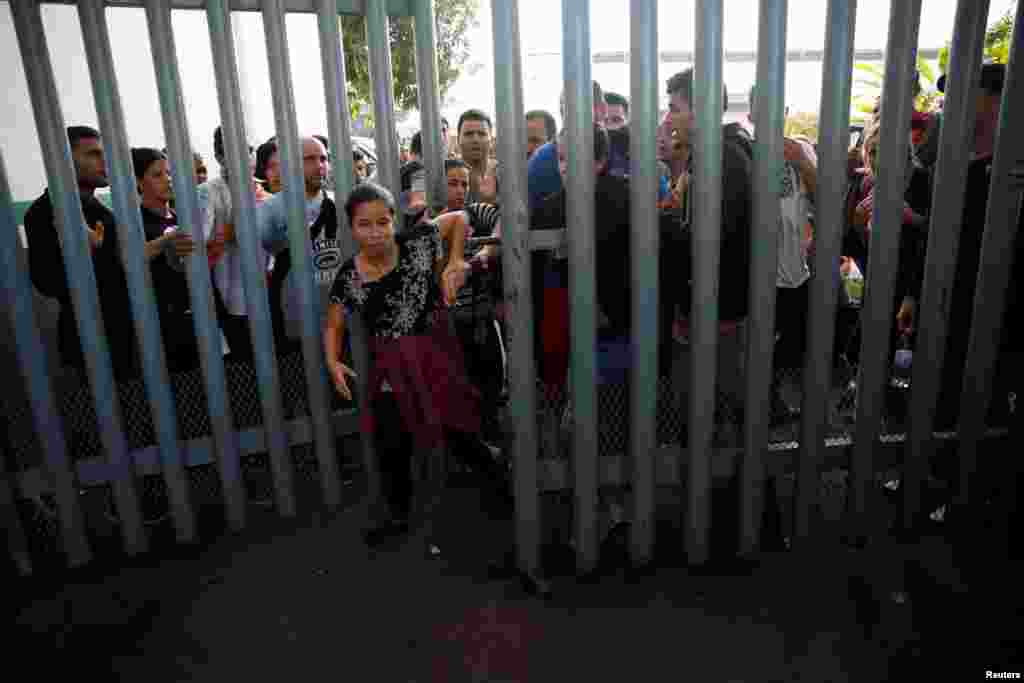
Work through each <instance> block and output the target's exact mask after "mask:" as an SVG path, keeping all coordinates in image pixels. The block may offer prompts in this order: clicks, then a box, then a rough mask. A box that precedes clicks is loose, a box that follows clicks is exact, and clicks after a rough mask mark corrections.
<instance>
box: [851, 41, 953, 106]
mask: <svg viewBox="0 0 1024 683" xmlns="http://www.w3.org/2000/svg"><path fill="white" fill-rule="evenodd" d="M853 68H854V76H855V78H854V81H853V82H854V84H855V85H856V86H858V90H859V94H858V95H856V96H855V97H854V98H853V111H852V112H851V113H850V117H851V119H852V120H853V121H856V122H863V121H864V120H865V119H866V118H867V117H868V116H870V114H871V112H872V111H873V110H874V108H875V104H876V103H877V102H878V98H879V97H880V96H881V94H882V81H883V80H884V78H885V70H884V68H883V67H882V65H880V64H868V63H865V62H858V63H857V64H855V65H854V67H853ZM917 74H918V86H919V87H920V89H919V91H918V93H917V96H916V98H915V99H914V108H915V109H917V110H918V111H930V110H931V109H934V108H935V103H936V101H937V100H938V98H939V95H940V93H939V91H938V88H936V86H935V82H936V80H937V76H936V74H935V69H934V68H933V67H932V65H931V64H930V63H929V62H928V60H926V59H924V58H922V57H920V56H919V57H918V58H917Z"/></svg>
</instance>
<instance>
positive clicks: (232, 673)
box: [3, 481, 1021, 683]
mask: <svg viewBox="0 0 1024 683" xmlns="http://www.w3.org/2000/svg"><path fill="white" fill-rule="evenodd" d="M360 487H361V482H359V481H357V482H356V483H355V485H353V486H351V487H349V488H348V489H346V491H347V492H348V494H349V496H348V507H347V508H346V509H345V510H341V511H339V512H337V513H333V514H327V513H323V512H319V511H316V510H307V511H305V512H304V513H303V514H301V515H300V517H299V518H298V519H296V520H294V521H289V522H284V521H280V520H276V518H275V517H274V515H273V513H272V512H271V511H269V510H263V511H261V510H260V509H258V508H253V510H252V515H253V516H252V518H251V520H250V528H251V529H252V531H248V532H246V533H244V534H242V535H240V536H235V537H226V536H221V535H218V534H212V536H213V537H214V538H213V540H210V541H208V542H207V543H206V544H204V545H203V546H202V547H195V548H190V549H174V547H173V544H167V547H166V548H162V549H159V548H158V549H157V550H156V551H155V552H154V553H153V554H152V556H151V557H148V558H146V559H145V560H142V561H136V562H135V563H134V565H133V566H130V567H126V568H122V569H118V570H110V569H106V570H105V569H103V567H102V566H97V567H96V568H95V569H93V570H90V572H89V573H88V574H73V575H72V576H71V581H70V582H68V583H65V584H63V585H61V586H59V587H56V588H55V587H54V586H53V584H48V583H47V582H46V581H45V580H43V579H37V580H33V581H29V582H24V581H23V582H22V583H20V584H19V583H14V584H12V583H11V582H10V581H11V580H8V582H7V585H8V587H11V586H12V585H13V586H15V587H19V586H21V587H23V588H24V590H22V591H18V590H17V588H15V591H14V592H13V593H12V594H14V595H15V597H16V600H15V602H16V605H17V626H18V630H17V636H16V640H14V641H13V642H11V641H8V642H7V643H6V645H8V646H13V647H9V649H8V648H5V651H6V653H5V655H4V657H3V659H4V670H5V671H6V672H13V671H18V670H21V671H23V672H25V673H26V674H28V675H32V676H33V678H38V675H39V674H43V675H44V677H46V678H49V676H46V674H49V673H51V669H52V670H53V672H57V671H58V670H59V671H60V672H61V673H62V677H63V678H66V677H67V674H68V673H70V674H71V675H74V676H85V675H88V674H98V675H99V678H100V679H106V680H125V681H143V680H145V681H179V680H180V681H185V680H194V681H233V680H254V681H280V680H295V681H303V680H312V679H314V678H326V679H329V680H343V681H360V682H361V681H368V682H377V681H381V682H385V683H390V682H396V683H398V682H401V683H405V682H412V681H424V682H425V681H677V680H678V681H709V682H712V681H751V682H754V681H882V680H902V679H904V678H906V679H907V680H926V679H927V677H926V676H922V674H924V673H925V672H926V671H932V670H935V669H941V670H945V671H947V672H948V671H949V669H948V667H949V666H951V665H953V664H956V663H959V664H965V663H969V666H966V664H965V666H966V669H965V677H964V678H949V677H948V676H942V677H941V680H984V670H985V669H986V668H987V669H991V670H996V671H999V670H1011V671H1021V666H1020V662H1019V660H1017V665H1016V666H1017V668H1015V669H1013V668H1010V669H1007V668H1006V667H1007V666H1011V664H1012V662H1011V661H1010V660H1012V653H1013V652H1014V649H1013V648H1014V647H1015V646H1017V645H1019V644H1020V640H1019V635H1017V634H1019V633H1020V629H1019V628H1018V629H1016V630H1015V631H1014V630H1012V629H1010V628H1009V627H1008V626H1007V627H1003V626H1002V625H1001V624H1002V622H1001V621H996V620H997V619H1003V618H1007V619H1016V622H1015V623H1016V624H1017V626H1019V624H1020V621H1019V617H1020V616H1021V613H1020V612H1019V610H1017V607H1007V606H1005V605H1004V606H1003V607H1002V610H1003V611H1002V612H1001V613H1000V615H999V616H998V617H997V616H996V614H995V612H992V611H990V612H989V613H988V616H987V617H986V616H984V612H983V611H981V610H980V608H979V610H978V611H976V612H975V615H974V616H973V617H971V619H972V621H970V622H967V621H963V620H965V619H967V617H966V616H965V615H963V614H961V615H959V617H958V615H957V611H958V609H960V608H959V607H957V605H959V606H961V607H962V606H965V605H969V604H970V603H971V602H972V601H971V600H967V599H966V588H965V579H964V577H963V573H962V572H959V571H958V570H957V569H955V566H956V564H957V563H956V561H954V560H953V559H952V558H951V556H950V555H949V552H950V551H949V546H948V544H946V543H945V542H944V541H943V540H942V539H941V538H933V539H931V540H930V541H929V539H927V538H926V539H925V540H924V541H922V542H920V543H918V544H917V545H916V546H915V549H914V550H913V553H914V554H915V556H916V557H918V558H919V559H920V558H923V557H925V556H928V558H929V559H928V560H927V561H925V560H921V561H920V562H918V563H916V564H914V566H917V567H925V568H927V570H926V571H924V572H923V575H924V576H927V577H928V578H929V581H930V582H927V586H928V591H930V593H927V591H926V590H925V588H922V589H921V592H914V593H913V596H914V598H913V600H911V601H909V602H908V603H905V604H903V605H898V604H896V603H895V602H893V601H891V600H889V599H888V598H887V595H886V591H887V588H888V587H889V586H890V585H894V584H893V583H892V582H893V581H895V580H896V579H894V578H893V576H895V574H898V572H895V573H894V574H893V576H889V575H887V574H886V572H885V570H884V569H883V570H879V567H882V566H886V563H884V562H883V563H881V564H879V563H878V562H876V561H874V560H872V561H871V562H869V561H868V559H867V558H869V557H875V558H876V559H877V558H879V557H881V558H891V557H895V556H896V554H897V553H896V552H895V550H894V549H893V548H887V549H879V550H877V551H874V552H873V553H871V554H869V553H867V552H866V551H859V552H858V551H850V550H844V549H839V548H832V549H828V548H825V549H823V550H822V551H820V552H818V553H815V554H814V555H812V556H809V557H808V559H804V556H801V555H799V554H797V553H787V552H775V553H766V554H765V555H764V557H763V560H762V561H761V563H760V564H759V566H756V567H745V568H736V567H732V568H730V567H726V566H724V565H716V566H715V567H714V568H712V569H710V570H708V571H704V572H700V573H698V572H695V571H690V570H687V569H686V568H685V567H683V566H681V563H679V562H678V561H677V559H678V558H676V559H673V557H672V553H670V552H663V553H660V554H659V557H661V558H662V564H663V565H664V566H663V567H662V568H660V569H658V570H656V571H654V572H653V573H651V574H649V575H647V576H643V577H633V576H627V575H626V574H625V573H623V572H612V573H610V574H609V575H607V576H605V577H604V578H600V579H597V580H595V581H592V582H590V583H581V582H579V581H577V580H576V578H575V577H573V576H571V575H562V576H558V575H557V574H558V573H559V571H558V567H557V563H555V564H553V565H552V566H553V567H554V570H553V572H554V573H555V574H556V576H555V577H554V580H553V586H554V592H553V595H552V597H551V598H550V599H548V600H541V599H538V598H535V597H531V596H530V595H528V594H526V593H525V592H524V590H523V589H522V587H521V586H520V584H519V583H518V582H516V581H513V580H500V581H499V580H488V577H487V572H486V567H485V558H486V557H488V556H493V555H494V554H496V553H498V552H499V551H500V549H501V547H502V538H504V537H506V533H507V529H504V528H502V527H501V525H500V524H498V523H493V522H488V521H486V520H484V519H483V518H482V516H481V515H480V514H479V512H477V509H478V504H479V501H478V499H477V498H476V494H475V492H473V491H472V490H471V489H467V488H455V489H453V490H452V491H450V494H449V497H448V500H447V502H446V503H445V506H444V510H443V512H442V516H441V529H442V539H443V542H442V547H444V548H445V549H446V553H445V558H444V559H443V560H441V561H437V560H433V559H428V558H427V557H426V554H425V553H424V552H423V545H422V539H417V538H413V539H410V540H409V541H408V542H407V543H406V544H405V545H404V546H403V545H397V546H396V547H392V548H387V549H384V550H380V551H376V552H371V551H368V550H367V549H366V548H365V547H364V546H363V545H362V543H361V539H360V536H359V530H360V528H361V526H362V525H363V524H364V523H365V521H366V518H367V505H366V503H365V500H364V499H365V496H364V495H362V493H361V491H360ZM307 499H308V498H307ZM300 500H303V498H301V497H300ZM669 514H671V512H670V513H669ZM661 531H662V540H663V541H665V542H666V543H665V545H666V547H671V546H673V545H675V544H674V538H679V536H677V535H676V534H678V529H672V528H671V527H665V528H664V529H662V530H661ZM669 534H672V536H673V537H668V535H669ZM158 545H159V544H158ZM904 551H906V549H904ZM609 555H614V553H611V552H609ZM869 564H870V565H871V566H870V567H869ZM672 565H676V566H672ZM890 566H895V565H890ZM1018 566H1019V565H1018ZM937 567H945V568H946V570H945V571H942V570H940V569H936V568H937ZM918 573H919V574H921V572H920V571H919V572H918ZM65 576H66V575H65ZM918 583H920V585H922V586H924V585H925V584H924V583H921V582H918ZM915 585H917V584H915ZM926 593H927V595H926ZM958 595H959V596H961V597H960V598H957V596H958ZM975 595H977V593H975ZM983 600H984V599H983ZM925 603H930V604H931V605H932V609H931V611H928V610H927V609H925ZM1007 604H1008V605H1010V604H1019V600H1018V601H1017V602H1016V603H1013V602H1012V601H1011V602H1009V603H1007ZM937 606H940V607H939V609H938V610H937V611H936V609H935V607H937ZM1007 610H1009V611H1007ZM1014 610H1017V611H1014ZM979 614H981V615H982V616H980V617H978V615H979ZM923 619H928V620H930V621H931V622H932V623H933V625H932V626H928V625H927V624H925V623H923V621H922V620H923ZM942 619H946V620H948V621H949V626H948V628H950V629H954V630H956V629H964V632H965V633H966V632H968V631H971V630H978V629H984V632H985V633H986V634H991V633H996V634H999V633H1005V635H1004V636H1003V638H1004V640H1007V642H1006V643H1005V644H1002V645H1000V648H1001V649H999V648H995V646H992V647H989V648H988V649H987V650H977V649H975V646H974V645H972V644H969V642H968V640H967V639H962V640H960V641H957V642H959V643H960V645H959V646H958V648H957V650H956V651H955V652H953V651H944V649H943V648H944V647H945V646H946V645H947V644H948V643H949V642H953V641H950V640H949V639H948V638H945V637H944V636H942V635H941V633H942V632H943V629H946V626H945V625H940V624H939V622H941V621H942ZM979 619H980V621H979ZM986 619H988V622H987V623H986V621H985V620H986ZM968 624H970V625H969V626H968ZM996 624H999V625H998V626H996ZM935 626H939V628H935ZM936 633H938V634H939V635H934V634H936ZM922 634H923V635H922ZM930 634H931V635H930ZM985 638H987V639H990V638H991V635H986V636H985ZM1013 638H1017V640H1013ZM1018 653H1019V650H1018ZM985 658H987V661H982V660H983V659H985ZM19 664H21V666H18V665H19ZM970 672H973V674H971V673H970ZM44 680H45V678H44Z"/></svg>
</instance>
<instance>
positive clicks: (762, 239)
mask: <svg viewBox="0 0 1024 683" xmlns="http://www.w3.org/2000/svg"><path fill="white" fill-rule="evenodd" d="M787 5H788V3H787V0H761V3H760V14H761V20H760V29H759V30H758V34H757V36H758V37H757V43H758V45H757V51H758V56H757V86H756V87H757V93H756V96H757V99H756V106H755V108H754V116H755V130H756V132H757V141H756V143H755V144H754V216H753V225H752V226H751V229H752V231H753V233H752V234H753V237H752V239H751V240H750V250H751V253H750V270H751V273H750V317H749V323H748V324H749V335H748V338H747V339H748V341H747V350H746V353H747V361H746V374H747V398H746V417H747V419H746V423H745V424H744V429H743V451H744V457H743V467H742V470H741V472H742V474H741V482H742V485H741V492H740V501H739V504H740V527H741V528H740V532H739V533H740V553H741V554H743V555H749V554H750V553H753V552H755V551H756V550H757V546H758V539H759V537H760V532H761V502H762V499H761V495H762V485H763V484H764V463H763V462H762V458H763V456H764V450H765V447H766V446H767V441H768V409H769V406H770V405H771V401H770V400H769V392H770V390H771V384H772V355H773V352H774V350H775V281H776V278H777V277H778V263H779V259H778V253H779V252H778V231H779V229H778V225H779V178H780V177H781V174H782V170H783V158H782V129H783V126H784V125H785V108H786V107H785V95H786V17H787Z"/></svg>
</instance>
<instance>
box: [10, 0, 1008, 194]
mask: <svg viewBox="0 0 1024 683" xmlns="http://www.w3.org/2000/svg"><path fill="white" fill-rule="evenodd" d="M491 1H492V0H480V14H479V20H480V21H479V26H478V28H477V29H475V30H474V31H473V33H472V35H471V52H472V58H471V59H470V61H469V63H468V64H467V65H466V70H465V72H464V74H463V76H462V78H461V79H460V80H459V82H458V83H456V84H455V85H454V86H453V88H452V89H451V90H450V91H449V94H448V98H447V100H446V102H445V103H444V106H443V113H444V114H445V115H446V116H447V117H448V119H449V121H451V122H452V123H453V124H454V123H455V121H456V120H457V119H458V116H459V114H460V113H461V112H462V111H464V110H465V109H467V108H469V107H479V108H481V109H484V110H487V111H490V112H492V113H493V112H494V109H495V103H494V67H493V60H494V48H493V42H492V34H491ZM500 1H502V2H505V1H507V0H500ZM969 1H973V0H969ZM923 3H924V9H923V12H922V21H921V30H920V43H919V44H920V47H922V48H937V47H941V46H942V45H944V44H945V43H946V41H948V40H949V39H950V38H951V37H952V33H953V19H954V15H955V12H956V0H923ZM659 4H660V8H661V14H660V17H659V20H658V25H659V38H658V40H659V46H660V48H661V49H662V50H692V49H693V42H694V36H693V23H694V16H695V0H660V3H659ZM1011 4H1012V2H1011V0H991V10H990V13H989V24H991V22H992V21H993V20H994V19H995V18H997V17H998V16H1000V15H1001V14H1002V13H1003V12H1004V11H1005V10H1006V9H1007V7H1009V6H1010V5H1011ZM628 6H629V2H628V0H591V26H592V30H591V49H592V51H593V52H604V51H624V50H628V49H629V16H628V12H627V10H628ZM757 7H758V2H757V0H725V35H724V43H725V48H726V49H727V50H731V49H741V50H752V49H755V48H756V45H757ZM826 8H827V2H826V0H789V10H790V12H789V14H790V16H789V29H788V45H789V47H791V48H821V47H823V46H824V42H825V13H826ZM888 10H889V0H859V3H858V12H857V33H856V40H855V42H856V46H857V47H858V48H861V49H865V48H867V49H871V48H875V49H877V48H884V46H885V42H886V34H887V27H888V16H889V11H888ZM561 11H562V10H561V2H560V0H520V10H519V16H520V22H521V27H520V28H521V32H522V36H521V42H522V47H523V54H524V61H523V75H524V79H525V81H524V84H523V94H524V100H525V101H524V104H525V106H526V108H527V109H547V110H549V111H551V112H552V113H553V114H554V115H555V116H556V118H557V117H558V96H559V93H560V91H561V88H562V60H561V57H560V56H559V54H558V53H559V52H560V48H561ZM42 16H43V24H44V27H45V31H46V34H47V42H48V46H49V51H50V54H51V59H52V62H53V67H54V76H55V79H56V81H57V91H58V96H59V98H60V106H61V109H62V111H63V114H64V118H65V121H66V122H67V123H69V124H72V123H76V124H87V125H96V123H97V120H96V112H95V107H94V103H93V94H92V88H91V82H90V77H89V71H88V68H87V66H86V60H85V49H84V45H83V43H82V34H81V29H80V27H79V24H78V19H77V11H76V9H75V7H74V6H69V5H50V4H47V5H44V9H43V13H42ZM235 16H236V24H237V25H238V26H239V27H240V30H242V31H243V33H245V34H246V35H247V36H248V37H247V39H246V40H245V41H243V42H244V45H243V44H240V45H239V51H240V52H239V55H238V61H239V63H240V64H242V65H244V66H245V70H246V71H247V72H248V73H247V74H246V73H243V74H242V76H243V87H246V84H247V86H248V87H247V88H246V89H247V90H248V93H249V98H248V99H249V102H250V105H251V106H250V107H249V108H248V112H247V121H246V129H247V132H248V135H249V139H250V141H252V142H256V143H258V142H259V141H261V140H265V139H266V138H268V137H269V136H271V135H273V134H274V116H273V107H272V99H271V92H270V84H269V75H268V74H269V70H268V66H267V56H266V43H265V40H264V36H263V27H262V21H261V17H260V15H259V13H254V12H244V13H239V14H236V15H235ZM107 17H108V20H109V21H110V24H111V37H112V43H113V53H114V62H115V71H116V72H117V80H118V83H119V88H120V91H121V95H122V104H123V107H124V115H125V122H126V127H127V132H128V141H129V144H131V145H133V146H152V147H162V146H163V145H164V135H163V126H162V117H161V111H160V105H159V100H158V98H157V89H156V80H155V76H154V71H153V66H152V57H151V54H152V53H151V51H150V46H149V35H148V28H147V25H146V19H145V13H144V12H143V11H142V10H138V9H125V8H118V9H109V10H108V11H107ZM173 27H174V34H175V41H176V47H177V53H178V60H179V68H180V71H181V78H182V85H183V98H184V102H185V109H186V115H187V118H188V123H189V129H190V132H191V140H192V144H193V147H194V148H195V149H196V150H197V151H199V152H200V153H202V154H203V155H205V156H206V157H207V160H208V161H209V162H211V163H210V166H211V168H210V170H211V172H212V173H216V172H217V168H216V164H215V163H213V162H212V141H211V132H212V131H213V129H214V127H215V126H216V125H217V124H218V123H219V121H220V111H219V107H218V103H217V97H216V89H215V84H214V79H213V67H212V56H211V51H210V43H209V31H208V28H207V26H206V19H205V16H204V13H202V12H198V11H179V12H175V13H174V17H173ZM287 29H288V39H289V40H288V44H289V52H290V59H291V65H292V77H293V84H294V93H295V104H296V115H297V117H298V120H299V127H300V130H302V131H307V132H323V133H326V132H327V115H326V110H325V105H324V95H323V92H324V90H323V80H322V75H321V66H320V54H319V41H318V40H317V39H316V38H315V36H316V33H317V28H316V19H315V17H314V16H313V15H309V14H306V15H291V16H289V17H288V21H287ZM311 37H313V39H312V40H311V39H310V38H311ZM0 63H3V64H11V65H13V68H12V69H9V71H8V72H7V73H6V74H5V79H4V86H5V88H4V89H5V94H6V100H5V101H6V102H7V105H8V106H6V107H2V108H0V149H2V150H3V154H4V157H5V159H6V162H7V169H8V172H9V173H10V181H11V186H12V192H13V195H14V197H15V199H16V200H26V199H30V198H33V197H35V196H37V195H38V193H39V191H40V190H41V189H42V188H43V187H44V186H45V184H46V180H45V173H44V170H43V162H42V151H41V149H40V148H39V143H38V139H37V137H36V132H35V121H34V115H33V112H32V109H31V106H30V105H29V98H28V87H27V85H26V82H25V77H24V69H23V66H22V64H21V56H20V54H19V51H18V45H17V40H16V39H15V36H14V29H13V25H12V21H11V14H10V6H9V4H8V3H6V2H0ZM680 66H681V65H679V64H666V65H662V67H661V69H660V73H659V74H658V80H659V83H664V81H665V79H666V78H668V77H669V76H670V75H671V74H672V73H673V72H674V71H676V70H678V69H679V68H680ZM754 71H755V65H753V64H743V63H739V64H737V63H733V64H727V65H726V67H725V74H724V77H725V82H726V85H727V86H728V88H729V91H730V93H737V92H743V91H744V90H745V89H747V88H749V86H750V85H751V84H752V82H753V75H754ZM592 73H593V76H594V78H596V79H597V80H598V81H600V82H601V84H602V85H603V86H604V87H605V89H606V90H615V91H618V92H621V93H624V94H628V93H629V68H628V66H627V65H625V64H597V65H594V67H593V70H592ZM821 80H822V73H821V64H816V63H812V62H797V63H790V64H789V65H788V66H787V71H786V102H787V104H788V105H790V106H791V107H792V109H793V111H816V110H817V102H818V99H819V92H820V89H821ZM662 89H663V88H661V87H659V91H660V90H662ZM417 121H418V116H413V117H410V119H409V120H408V121H407V123H406V124H405V125H403V126H402V130H403V134H405V135H411V134H412V132H413V131H415V130H416V129H417V128H418V127H419V126H418V123H417Z"/></svg>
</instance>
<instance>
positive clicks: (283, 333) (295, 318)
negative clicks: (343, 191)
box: [268, 196, 341, 347]
mask: <svg viewBox="0 0 1024 683" xmlns="http://www.w3.org/2000/svg"><path fill="white" fill-rule="evenodd" d="M309 239H310V243H311V245H310V246H311V249H312V251H313V277H314V279H315V283H316V289H317V292H318V294H319V298H320V315H321V316H323V314H324V312H325V311H326V310H327V305H326V304H327V299H328V297H329V295H330V290H331V285H332V284H334V276H335V275H337V272H338V269H339V268H340V266H341V246H340V244H339V242H338V214H337V207H336V206H335V204H334V200H333V199H331V198H330V197H329V196H324V200H323V204H322V205H321V206H320V215H318V216H317V218H316V220H315V221H314V222H313V224H312V225H310V226H309ZM291 268H292V258H291V250H290V249H287V248H286V249H283V250H282V251H280V252H278V253H277V254H275V255H274V265H273V266H272V267H271V270H270V284H269V286H268V294H269V297H270V321H271V325H272V326H273V330H274V339H275V341H276V342H277V343H278V345H279V347H288V346H291V345H292V344H293V342H292V341H291V340H294V339H297V338H300V337H301V335H302V324H301V320H302V317H301V314H300V312H299V310H298V306H297V304H298V303H299V302H298V296H297V295H298V292H297V291H296V290H295V288H294V282H293V278H289V277H288V276H289V274H290V273H291Z"/></svg>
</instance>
